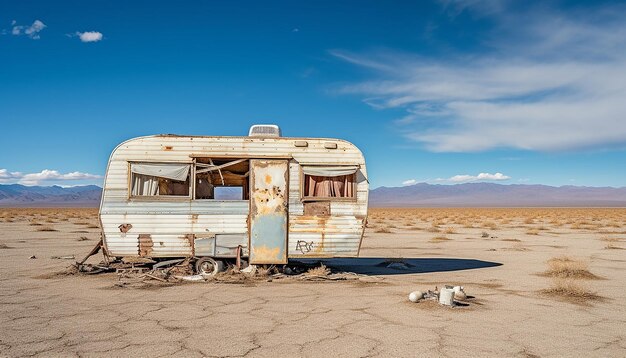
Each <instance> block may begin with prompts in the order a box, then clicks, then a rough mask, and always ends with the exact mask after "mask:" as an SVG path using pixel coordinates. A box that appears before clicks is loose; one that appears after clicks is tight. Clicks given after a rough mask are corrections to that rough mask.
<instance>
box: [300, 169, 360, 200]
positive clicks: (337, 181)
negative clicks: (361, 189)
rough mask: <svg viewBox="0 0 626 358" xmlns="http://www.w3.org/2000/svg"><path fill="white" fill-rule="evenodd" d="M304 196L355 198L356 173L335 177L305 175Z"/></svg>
mask: <svg viewBox="0 0 626 358" xmlns="http://www.w3.org/2000/svg"><path fill="white" fill-rule="evenodd" d="M304 196H306V197H324V198H353V197H354V174H349V175H339V176H333V177H327V176H317V175H305V183H304Z"/></svg>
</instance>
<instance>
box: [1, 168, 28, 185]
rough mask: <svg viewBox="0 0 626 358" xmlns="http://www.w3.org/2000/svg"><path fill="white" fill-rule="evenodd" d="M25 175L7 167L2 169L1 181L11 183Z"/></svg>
mask: <svg viewBox="0 0 626 358" xmlns="http://www.w3.org/2000/svg"><path fill="white" fill-rule="evenodd" d="M22 176H23V174H22V173H20V172H9V171H8V170H6V169H0V183H11V182H14V181H16V180H18V179H20V178H21V177H22Z"/></svg>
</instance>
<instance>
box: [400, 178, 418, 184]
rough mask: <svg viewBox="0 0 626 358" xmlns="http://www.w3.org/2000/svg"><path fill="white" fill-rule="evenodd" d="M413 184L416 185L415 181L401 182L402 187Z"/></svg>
mask: <svg viewBox="0 0 626 358" xmlns="http://www.w3.org/2000/svg"><path fill="white" fill-rule="evenodd" d="M415 184H417V179H409V180H405V181H403V182H402V185H404V186H408V185H415Z"/></svg>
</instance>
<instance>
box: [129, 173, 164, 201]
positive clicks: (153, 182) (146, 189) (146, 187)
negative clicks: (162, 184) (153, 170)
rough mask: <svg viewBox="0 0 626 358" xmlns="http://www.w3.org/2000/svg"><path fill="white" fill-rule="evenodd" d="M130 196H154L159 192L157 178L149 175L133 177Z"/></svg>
mask: <svg viewBox="0 0 626 358" xmlns="http://www.w3.org/2000/svg"><path fill="white" fill-rule="evenodd" d="M132 185H133V186H132V191H131V195H133V196H154V195H157V193H158V192H159V178H155V177H153V176H149V175H141V174H135V175H133V183H132Z"/></svg>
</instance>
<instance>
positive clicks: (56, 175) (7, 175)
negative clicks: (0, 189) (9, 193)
mask: <svg viewBox="0 0 626 358" xmlns="http://www.w3.org/2000/svg"><path fill="white" fill-rule="evenodd" d="M100 178H102V176H101V175H95V174H89V173H82V172H71V173H65V174H63V173H60V172H59V171H57V170H49V169H44V170H42V171H41V172H39V173H28V174H24V173H21V172H9V171H8V170H7V169H0V183H18V184H23V185H39V184H42V183H45V182H61V181H72V180H93V179H100Z"/></svg>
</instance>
